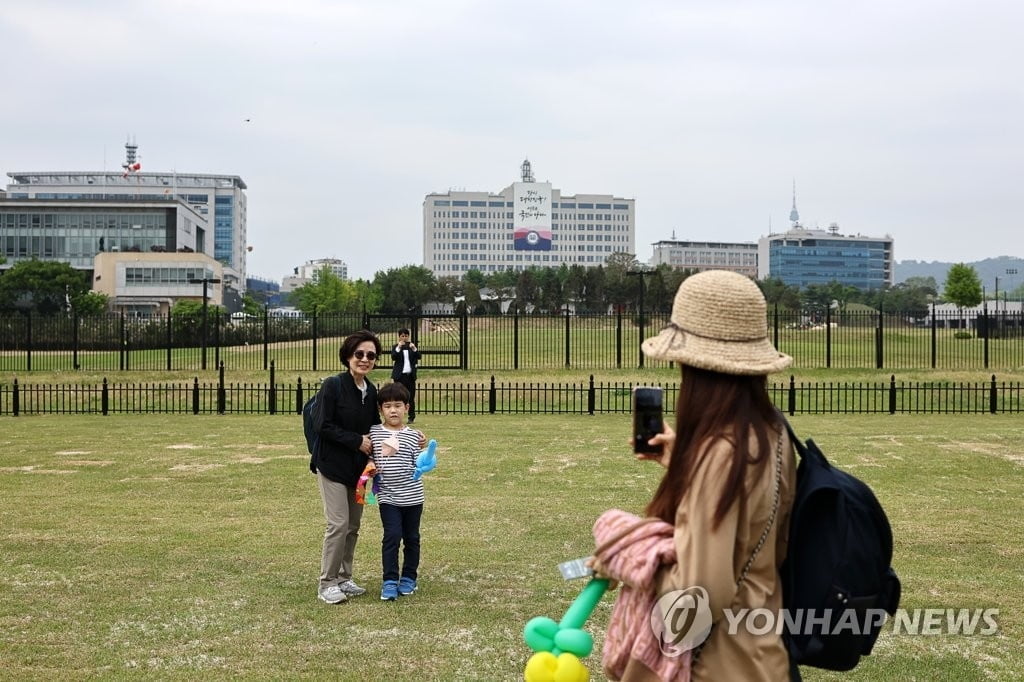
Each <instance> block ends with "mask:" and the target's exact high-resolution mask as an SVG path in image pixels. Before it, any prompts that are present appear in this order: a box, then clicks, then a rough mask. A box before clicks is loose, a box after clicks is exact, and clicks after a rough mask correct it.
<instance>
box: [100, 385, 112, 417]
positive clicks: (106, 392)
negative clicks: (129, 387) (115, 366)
mask: <svg viewBox="0 0 1024 682" xmlns="http://www.w3.org/2000/svg"><path fill="white" fill-rule="evenodd" d="M100 409H101V411H102V412H103V416H104V417H105V416H107V415H108V414H110V387H109V386H108V385H107V378H106V377H103V392H102V393H101V394H100Z"/></svg>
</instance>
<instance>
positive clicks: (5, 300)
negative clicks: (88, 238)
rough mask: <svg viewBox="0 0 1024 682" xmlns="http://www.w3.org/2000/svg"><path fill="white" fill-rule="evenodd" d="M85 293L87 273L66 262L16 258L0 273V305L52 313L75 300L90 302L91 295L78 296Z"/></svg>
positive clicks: (73, 302)
mask: <svg viewBox="0 0 1024 682" xmlns="http://www.w3.org/2000/svg"><path fill="white" fill-rule="evenodd" d="M87 293H89V277H88V274H87V273H86V272H84V271H82V270H75V269H74V268H73V267H71V266H70V265H68V264H67V263H59V262H56V261H41V260H36V259H33V260H26V261H19V262H17V263H15V264H14V265H13V266H12V267H11V268H10V269H8V270H6V271H5V272H4V274H3V276H2V277H0V308H11V307H17V308H21V309H23V310H28V311H31V312H36V313H40V314H42V315H53V314H56V313H59V312H61V311H65V310H68V309H69V307H73V306H74V305H75V302H76V301H85V302H86V303H85V304H86V305H93V304H94V302H95V301H94V299H83V298H82V297H83V296H84V295H85V294H87ZM69 304H70V305H69Z"/></svg>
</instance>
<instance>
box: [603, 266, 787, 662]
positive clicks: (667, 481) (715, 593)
mask: <svg viewBox="0 0 1024 682" xmlns="http://www.w3.org/2000/svg"><path fill="white" fill-rule="evenodd" d="M643 352H644V353H645V354H646V355H647V356H648V357H651V358H656V359H662V360H671V361H673V362H677V363H679V365H680V366H681V367H682V385H681V388H680V392H679V401H678V403H677V405H676V420H675V429H672V428H671V427H669V426H668V424H666V425H665V431H664V433H661V434H658V435H657V436H655V437H654V438H653V439H651V441H650V443H651V444H652V445H661V446H663V449H662V454H660V455H638V458H640V459H651V460H653V461H657V462H659V463H660V464H662V466H664V467H665V469H666V471H665V475H664V477H663V478H662V480H661V484H660V485H659V486H658V489H657V491H656V492H655V493H654V497H653V498H652V499H651V501H650V503H649V504H648V505H647V510H646V511H647V516H649V517H655V518H658V519H661V520H662V521H665V522H667V523H668V524H671V525H672V526H673V527H674V531H673V533H672V542H673V543H674V545H675V554H676V561H675V562H674V563H672V564H670V565H666V566H663V567H662V569H661V570H659V571H658V572H657V573H656V574H655V578H654V580H653V584H651V585H649V586H646V587H649V588H650V589H652V590H653V592H654V596H655V597H656V598H659V599H658V603H659V605H660V606H662V607H663V609H662V610H663V611H664V607H665V605H666V604H668V603H670V602H671V598H669V601H668V602H666V595H669V594H670V593H675V594H682V593H683V592H685V593H689V594H698V595H700V594H706V601H705V603H704V604H703V605H702V604H701V603H700V601H701V599H703V597H700V598H697V599H696V600H695V602H691V603H696V608H697V610H698V611H699V609H701V608H704V609H705V610H707V609H710V614H709V620H710V622H711V628H710V633H709V634H705V633H706V632H707V630H706V627H705V628H704V630H703V632H701V633H699V635H700V636H699V638H697V639H693V640H686V641H693V643H694V644H700V646H699V648H697V649H695V650H693V651H691V652H689V653H690V655H691V662H690V666H689V672H690V679H693V680H771V681H772V682H776V681H778V680H785V679H787V678H790V677H791V676H792V679H799V673H798V672H797V670H796V666H792V670H791V666H790V662H789V655H788V654H787V652H786V646H785V643H784V642H783V640H782V637H781V636H780V635H779V634H778V633H777V629H776V628H774V627H773V628H772V629H771V631H770V632H768V633H767V634H759V633H760V632H762V631H763V628H747V627H746V625H747V623H749V621H748V620H747V619H743V620H742V621H740V622H739V623H737V625H736V626H735V627H730V621H729V620H728V619H726V618H725V611H726V609H730V610H731V613H732V614H737V613H740V610H741V609H749V610H754V609H767V611H768V612H770V613H771V614H774V615H778V614H781V611H782V586H781V583H780V581H779V566H780V565H781V564H782V561H783V559H785V557H786V541H787V535H788V528H789V516H790V509H791V507H792V504H793V495H794V491H795V489H796V462H795V459H794V456H793V449H792V446H791V445H790V442H789V438H788V436H787V434H786V428H785V426H784V424H783V423H782V421H781V417H780V416H779V414H778V413H777V411H776V410H775V408H774V407H773V406H772V403H771V401H770V400H769V397H768V391H767V380H766V376H767V375H768V374H770V373H772V372H777V371H779V370H782V369H784V368H785V367H787V366H788V365H789V364H790V362H791V361H792V358H790V357H789V356H787V355H783V354H782V353H779V352H778V351H777V350H776V349H775V348H774V346H772V343H771V341H769V339H768V325H767V306H766V304H765V299H764V296H763V295H762V293H761V291H760V289H758V287H757V285H756V284H755V283H754V282H752V281H751V280H750V279H748V278H746V277H744V276H743V275H739V274H737V273H733V272H726V271H707V272H702V273H700V274H697V275H693V276H691V277H689V278H687V279H686V280H685V281H683V283H682V284H681V285H680V287H679V290H678V291H677V293H676V297H675V302H674V304H673V307H672V317H671V322H670V323H669V324H668V325H667V326H666V327H665V328H664V329H663V330H662V331H661V333H659V334H658V335H657V336H655V337H653V338H650V339H647V340H645V341H644V342H643ZM594 568H595V570H596V572H597V573H598V574H602V575H607V576H608V577H610V578H613V579H620V578H621V577H620V576H616V575H609V574H608V573H607V570H608V568H607V566H606V565H603V564H600V563H598V564H596V565H595V566H594ZM632 587H634V588H636V587H640V586H635V585H634V586H632ZM697 588H701V589H702V590H703V592H700V590H697ZM691 611H692V609H691ZM747 613H749V611H748V612H747ZM679 615H680V614H676V618H675V620H673V614H671V613H664V612H663V613H662V617H663V619H664V620H663V623H664V626H663V627H664V628H665V632H664V633H663V635H662V636H664V637H665V641H671V640H672V637H673V636H677V638H676V640H675V641H680V639H679V638H681V637H683V636H684V635H687V634H689V635H692V634H693V633H684V632H678V633H677V632H672V631H671V630H672V628H673V627H676V628H679V627H681V626H680V625H679V623H680V622H682V621H680V620H679V617H678V616H679ZM698 618H699V614H698ZM734 619H735V616H734ZM762 620H763V619H762ZM705 622H706V621H705ZM757 624H758V625H763V623H761V622H760V621H758V623H757ZM751 629H754V630H756V631H757V632H758V634H755V633H752V632H750V630H751ZM730 630H733V632H730ZM698 640H702V643H701V642H700V641H698ZM680 653H681V652H680V651H675V652H674V655H680ZM662 655H673V652H671V651H669V652H668V654H666V653H665V650H664V649H662ZM621 678H622V679H623V680H631V681H632V680H648V679H650V680H654V679H658V677H657V675H656V674H655V672H654V671H653V670H652V669H651V668H650V667H648V666H647V665H645V664H644V663H642V662H641V661H640V660H638V659H637V658H635V657H634V658H630V660H629V662H628V664H627V665H626V668H625V671H624V673H623V674H622V676H621ZM613 679H614V678H613Z"/></svg>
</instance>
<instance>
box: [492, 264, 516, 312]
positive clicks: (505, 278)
mask: <svg viewBox="0 0 1024 682" xmlns="http://www.w3.org/2000/svg"><path fill="white" fill-rule="evenodd" d="M517 280H518V275H516V271H515V270H511V269H509V270H499V271H497V272H495V273H493V274H491V275H490V276H488V278H487V287H488V288H489V289H490V290H491V292H492V293H493V295H494V299H495V301H496V302H497V307H498V309H497V312H499V313H500V312H501V303H502V301H509V300H511V299H512V298H514V297H515V291H516V281H517Z"/></svg>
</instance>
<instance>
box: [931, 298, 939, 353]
mask: <svg viewBox="0 0 1024 682" xmlns="http://www.w3.org/2000/svg"><path fill="white" fill-rule="evenodd" d="M935 328H936V325H935V301H932V369H935V363H936V360H937V357H938V356H937V354H936V351H937V350H938V348H937V345H936V343H937V342H936V340H937V338H938V336H937V333H936V329H935Z"/></svg>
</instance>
